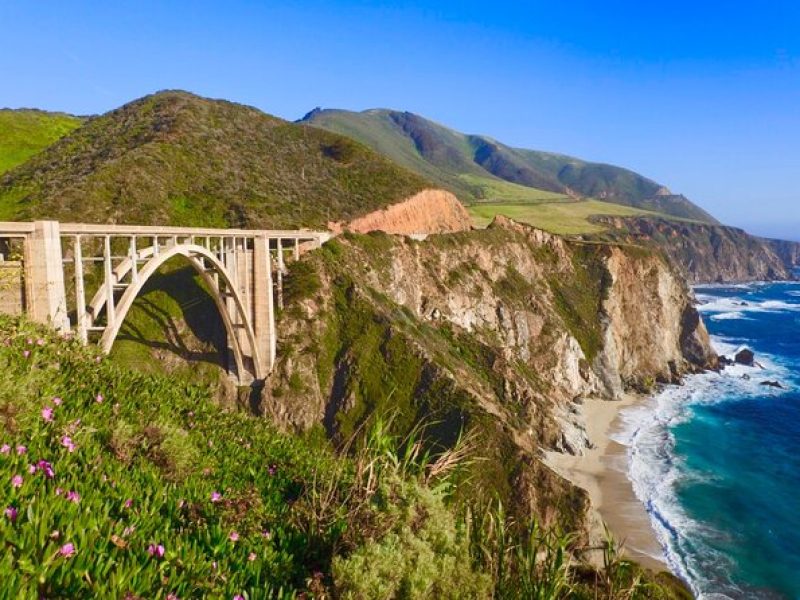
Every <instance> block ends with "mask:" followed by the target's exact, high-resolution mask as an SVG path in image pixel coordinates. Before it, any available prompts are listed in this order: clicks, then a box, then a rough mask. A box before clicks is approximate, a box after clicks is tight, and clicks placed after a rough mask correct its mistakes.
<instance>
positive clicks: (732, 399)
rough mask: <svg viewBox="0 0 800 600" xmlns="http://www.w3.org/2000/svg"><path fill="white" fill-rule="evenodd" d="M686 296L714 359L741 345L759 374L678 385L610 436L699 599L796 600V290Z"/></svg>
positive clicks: (626, 415)
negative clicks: (694, 301) (623, 451)
mask: <svg viewBox="0 0 800 600" xmlns="http://www.w3.org/2000/svg"><path fill="white" fill-rule="evenodd" d="M695 292H696V294H697V298H698V301H699V303H700V305H699V307H698V308H699V310H700V311H701V313H702V314H703V317H704V320H705V322H706V326H707V327H708V329H709V332H710V333H711V334H712V339H713V343H714V346H715V347H716V349H717V351H718V352H719V353H720V354H725V355H728V356H733V354H734V353H735V352H736V351H737V350H738V349H739V348H740V347H742V346H747V347H749V348H751V349H752V350H753V351H754V352H755V353H756V361H757V362H758V363H759V364H760V366H756V367H745V366H740V365H737V366H734V367H728V368H727V369H725V370H724V371H723V372H722V373H719V374H716V373H708V374H703V375H694V376H690V377H687V378H686V381H685V385H683V386H669V387H668V388H666V389H665V390H663V391H662V392H661V393H659V394H658V395H657V396H656V397H654V398H652V399H651V400H649V401H648V402H647V403H645V404H642V405H639V406H636V407H632V408H630V409H627V410H626V411H624V412H623V420H624V429H623V430H622V431H620V432H618V433H617V434H616V436H615V437H616V439H617V440H618V441H620V442H622V443H623V444H625V445H626V446H628V457H629V467H628V468H629V476H630V478H631V481H632V482H633V485H634V490H635V491H636V495H637V496H638V497H639V499H640V500H641V501H642V502H643V503H644V504H645V507H646V509H647V511H648V513H649V514H650V517H651V521H652V522H653V525H654V527H655V529H656V533H657V536H658V538H659V540H660V542H661V544H662V546H663V547H664V550H665V553H666V556H667V559H668V561H669V564H670V567H671V568H672V570H673V571H674V572H675V573H676V574H678V575H680V576H681V577H682V578H684V579H685V580H686V581H687V582H688V583H689V584H690V585H691V587H692V588H693V590H694V591H695V593H696V594H698V595H699V596H700V598H702V599H704V600H709V599H724V598H731V599H759V598H765V599H791V600H800V283H786V282H783V283H771V284H764V283H761V284H749V285H734V286H707V287H698V288H696V289H695ZM764 381H778V382H779V383H780V384H781V385H782V386H783V389H777V388H772V387H767V386H764V385H762V382H764Z"/></svg>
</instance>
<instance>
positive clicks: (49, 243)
mask: <svg viewBox="0 0 800 600" xmlns="http://www.w3.org/2000/svg"><path fill="white" fill-rule="evenodd" d="M62 262H63V259H62V257H61V234H60V231H59V224H58V222H57V221H34V223H33V231H32V232H31V234H30V235H29V236H27V237H26V238H25V257H24V266H25V299H26V302H25V304H26V309H27V312H28V314H29V315H30V317H31V318H32V319H33V320H34V321H37V322H39V323H44V324H45V325H50V326H52V327H54V328H55V329H56V330H58V331H59V332H61V333H66V332H68V331H69V317H68V315H67V294H66V291H65V288H64V269H63V265H62Z"/></svg>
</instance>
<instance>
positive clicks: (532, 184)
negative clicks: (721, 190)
mask: <svg viewBox="0 0 800 600" xmlns="http://www.w3.org/2000/svg"><path fill="white" fill-rule="evenodd" d="M301 122H304V123H309V124H312V125H315V126H317V127H320V128H323V129H326V130H329V131H335V132H338V133H342V134H344V135H348V136H351V137H353V138H354V139H356V140H359V141H361V142H363V143H364V144H367V145H368V146H370V147H371V148H373V149H375V150H377V151H378V152H380V153H382V154H384V155H386V156H388V157H389V158H391V159H392V160H394V161H395V162H397V163H398V164H400V165H403V166H404V167H406V168H408V169H411V170H413V171H415V172H417V173H420V174H421V175H423V176H425V177H426V178H428V179H430V180H431V181H434V182H435V183H436V184H438V185H440V186H442V187H445V188H447V189H450V190H451V191H452V192H453V193H455V194H456V195H457V196H459V198H460V199H461V200H462V201H463V202H465V203H466V204H473V203H475V202H484V203H487V204H489V203H497V204H502V203H503V202H504V201H508V200H512V201H514V202H522V201H525V202H529V203H532V204H536V203H543V202H547V203H551V202H556V201H567V200H575V199H577V198H593V199H595V200H601V201H605V202H608V203H613V204H617V205H622V206H626V207H631V208H634V209H639V210H647V211H652V212H659V213H664V214H666V215H671V216H673V217H679V218H684V219H692V220H697V221H703V222H709V223H715V222H716V220H715V219H714V218H713V217H712V216H711V215H709V214H708V213H707V212H705V211H704V210H702V209H701V208H699V207H698V206H696V205H694V204H692V203H691V202H690V201H689V200H688V199H686V198H685V197H683V196H680V195H675V194H672V193H671V192H669V191H668V190H667V189H666V188H665V187H664V186H662V185H660V184H658V183H656V182H654V181H652V180H650V179H647V178H646V177H643V176H641V175H639V174H637V173H634V172H633V171H629V170H627V169H622V168H620V167H615V166H612V165H606V164H599V163H590V162H586V161H583V160H580V159H577V158H573V157H570V156H564V155H560V154H553V153H549V152H540V151H536V150H526V149H520V148H512V147H510V146H507V145H505V144H502V143H500V142H498V141H496V140H493V139H491V138H488V137H485V136H481V135H466V134H463V133H459V132H457V131H454V130H452V129H449V128H447V127H444V126H443V125H440V124H438V123H434V122H432V121H429V120H427V119H424V118H423V117H420V116H418V115H414V114H412V113H407V112H399V111H392V110H384V109H373V110H367V111H363V112H359V113H356V112H349V111H344V110H319V109H317V110H314V111H312V112H310V113H308V114H307V115H306V116H305V117H304V118H303V119H302V121H301ZM498 208H499V209H501V210H500V211H499V212H504V210H503V207H498ZM587 208H588V209H590V210H601V211H603V210H606V207H605V206H603V205H592V206H589V207H586V206H584V207H580V210H581V211H583V212H586V211H587ZM565 212H567V211H565ZM593 214H615V213H613V212H612V213H607V212H601V213H593ZM629 214H631V215H633V214H635V213H633V212H632V213H629ZM578 221H580V219H578Z"/></svg>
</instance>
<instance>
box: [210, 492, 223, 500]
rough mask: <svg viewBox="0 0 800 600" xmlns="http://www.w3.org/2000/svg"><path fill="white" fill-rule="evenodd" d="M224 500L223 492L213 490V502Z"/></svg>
mask: <svg viewBox="0 0 800 600" xmlns="http://www.w3.org/2000/svg"><path fill="white" fill-rule="evenodd" d="M220 500H222V494H220V493H219V492H211V501H212V502H219V501H220Z"/></svg>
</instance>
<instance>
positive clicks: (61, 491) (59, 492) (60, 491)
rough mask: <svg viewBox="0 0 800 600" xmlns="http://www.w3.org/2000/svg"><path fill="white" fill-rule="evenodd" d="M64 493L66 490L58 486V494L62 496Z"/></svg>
mask: <svg viewBox="0 0 800 600" xmlns="http://www.w3.org/2000/svg"><path fill="white" fill-rule="evenodd" d="M63 493H64V490H62V489H61V488H60V487H57V488H56V496H60V495H61V494H63Z"/></svg>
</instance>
